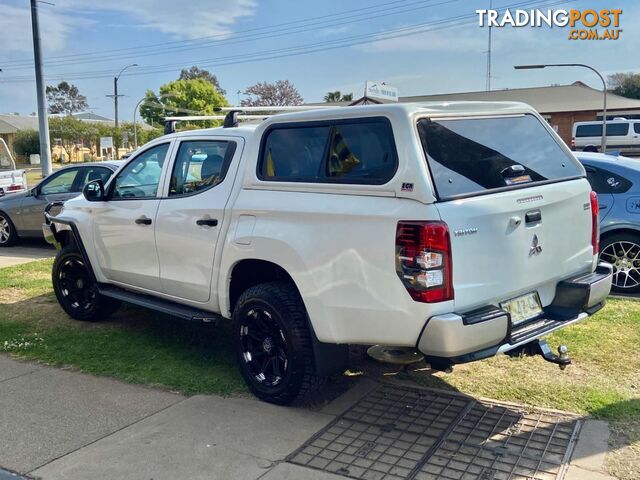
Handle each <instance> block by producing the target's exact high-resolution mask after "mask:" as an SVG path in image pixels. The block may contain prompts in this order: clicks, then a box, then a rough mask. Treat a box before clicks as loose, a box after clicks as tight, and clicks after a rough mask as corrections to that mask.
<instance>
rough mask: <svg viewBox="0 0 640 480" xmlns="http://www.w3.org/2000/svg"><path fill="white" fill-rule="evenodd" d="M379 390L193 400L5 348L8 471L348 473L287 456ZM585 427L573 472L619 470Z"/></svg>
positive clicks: (595, 428) (0, 413) (597, 474)
mask: <svg viewBox="0 0 640 480" xmlns="http://www.w3.org/2000/svg"><path fill="white" fill-rule="evenodd" d="M376 388H377V384H376V383H374V382H372V381H367V380H363V381H360V382H359V383H357V384H356V385H355V386H354V387H353V388H351V389H350V390H348V391H347V392H346V393H344V394H343V395H342V396H340V397H339V398H337V399H336V400H334V401H333V402H331V403H329V404H328V405H327V406H325V407H324V408H322V409H320V410H311V409H305V408H292V407H278V406H274V405H270V404H267V403H263V402H259V401H257V400H255V399H253V398H222V397H217V396H204V395H197V396H194V397H190V398H186V397H184V396H181V395H177V394H173V393H170V392H165V391H160V390H155V389H150V388H146V387H143V386H136V385H130V384H125V383H121V382H118V381H115V380H111V379H108V378H101V377H94V376H91V375H85V374H81V373H77V372H72V371H67V370H60V369H54V368H49V367H45V366H40V365H36V364H31V363H23V362H18V361H15V360H13V359H10V358H9V357H7V356H3V355H0V479H2V480H4V479H5V478H17V477H13V476H10V474H8V473H7V472H2V469H5V470H8V471H9V470H10V471H14V472H18V473H20V474H22V475H28V476H29V477H34V478H42V479H44V480H57V479H65V480H75V479H77V480H80V479H82V480H85V479H88V478H91V479H105V480H106V479H116V478H117V479H144V480H149V479H153V480H163V479H176V478H188V479H191V480H193V479H209V480H210V479H214V480H215V479H221V480H222V479H225V480H226V479H258V478H260V479H263V480H274V479H292V480H293V479H301V480H304V479H318V480H331V479H333V480H340V479H345V478H346V477H344V476H340V475H335V474H331V473H327V472H322V471H319V470H314V469H311V468H306V467H303V466H299V465H294V464H292V463H287V462H286V459H287V457H288V456H289V455H290V454H291V453H292V452H294V451H296V449H298V448H299V447H301V446H302V445H303V444H304V443H305V442H306V441H307V440H308V439H309V438H310V437H312V436H313V435H314V434H316V432H318V431H319V430H321V429H323V428H324V427H325V426H326V425H327V424H329V423H330V422H332V421H333V420H334V419H336V416H338V415H341V414H342V413H343V412H344V411H345V410H346V409H348V408H349V407H351V406H352V405H353V404H354V403H355V402H356V401H358V400H359V399H360V398H361V397H363V396H365V395H368V394H369V393H370V392H372V391H373V390H374V389H376ZM580 432H581V433H580V436H579V438H578V442H577V444H576V445H575V448H574V449H573V458H572V460H571V465H570V466H569V468H568V470H567V473H566V476H565V478H566V479H568V480H578V479H580V480H589V479H606V478H610V477H607V476H606V475H605V474H604V473H603V471H604V468H603V465H604V456H605V453H606V449H607V436H608V430H607V426H606V423H603V422H593V421H586V422H585V423H584V424H582V428H581V430H580ZM378 478H383V476H380V477H378ZM384 478H391V477H384ZM393 478H399V477H393ZM420 478H422V477H420ZM425 478H426V477H425ZM465 478H466V477H465ZM483 478H484V477H483ZM545 478H546V477H545Z"/></svg>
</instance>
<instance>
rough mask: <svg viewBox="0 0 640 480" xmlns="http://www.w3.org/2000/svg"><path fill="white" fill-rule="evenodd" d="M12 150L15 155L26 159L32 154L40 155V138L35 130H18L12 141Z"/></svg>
mask: <svg viewBox="0 0 640 480" xmlns="http://www.w3.org/2000/svg"><path fill="white" fill-rule="evenodd" d="M13 150H14V152H15V153H16V155H20V156H25V157H28V156H29V155H31V154H33V153H40V136H39V134H38V132H37V131H36V130H20V131H18V132H17V133H16V136H15V138H14V140H13Z"/></svg>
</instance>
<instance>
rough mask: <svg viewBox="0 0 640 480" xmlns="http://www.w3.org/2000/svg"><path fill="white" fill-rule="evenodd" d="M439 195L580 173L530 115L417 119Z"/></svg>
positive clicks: (477, 192)
mask: <svg viewBox="0 0 640 480" xmlns="http://www.w3.org/2000/svg"><path fill="white" fill-rule="evenodd" d="M418 132H419V134H420V139H421V141H422V147H423V148H424V151H425V154H426V156H427V159H428V162H429V169H430V170H431V175H432V177H433V181H434V183H435V187H436V190H437V194H438V197H439V198H441V199H443V198H451V197H457V196H461V195H471V194H481V193H488V192H487V191H489V190H494V189H498V188H505V187H516V186H526V185H530V184H532V183H535V182H545V181H555V180H562V179H567V178H574V177H579V176H582V175H583V171H582V168H581V167H580V165H579V164H578V162H577V161H576V160H574V159H573V158H571V157H570V156H569V155H567V154H566V153H565V152H564V151H563V149H562V148H561V147H560V145H558V143H557V142H556V140H555V139H554V138H553V137H552V136H551V134H550V133H549V132H548V131H547V129H546V128H545V127H544V126H543V125H542V124H541V123H540V121H539V120H538V119H537V118H536V117H534V116H533V115H529V114H527V115H519V116H508V117H484V118H463V119H454V120H431V119H422V120H419V121H418Z"/></svg>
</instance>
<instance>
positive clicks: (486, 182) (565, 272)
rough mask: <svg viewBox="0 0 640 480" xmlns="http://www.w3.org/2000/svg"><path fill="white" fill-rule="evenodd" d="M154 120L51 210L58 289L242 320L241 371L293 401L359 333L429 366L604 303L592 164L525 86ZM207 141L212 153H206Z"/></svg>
mask: <svg viewBox="0 0 640 480" xmlns="http://www.w3.org/2000/svg"><path fill="white" fill-rule="evenodd" d="M234 115H235V113H234V112H230V113H229V115H228V116H227V120H225V125H226V126H227V128H224V127H222V128H215V129H207V130H200V131H187V132H181V133H177V134H169V135H166V136H164V137H161V138H158V139H155V140H153V141H152V142H150V143H148V144H147V145H146V146H145V147H143V148H141V149H140V151H138V152H136V154H135V155H134V156H132V158H131V159H130V160H129V161H128V163H127V164H126V165H125V166H124V167H122V169H121V170H120V171H119V172H118V173H117V174H115V175H114V177H113V178H111V180H110V181H108V182H106V184H105V182H102V181H96V182H91V183H89V184H87V186H86V187H85V189H84V195H83V196H80V197H77V198H74V199H72V200H69V201H67V202H66V203H65V204H64V207H63V209H62V212H61V213H59V214H58V215H57V216H55V217H52V216H48V222H47V223H45V224H44V225H43V230H44V234H45V237H46V238H47V240H48V241H49V242H51V243H53V244H55V245H57V247H58V248H60V251H59V252H58V255H57V257H56V260H55V263H54V266H53V273H52V278H53V286H54V291H55V294H56V297H57V299H58V301H59V303H60V305H61V306H62V308H63V309H64V310H65V311H66V312H67V313H68V314H69V315H70V316H71V317H73V318H75V319H78V320H98V319H100V318H104V317H105V316H107V315H108V314H109V313H111V312H113V311H115V310H116V309H117V308H118V305H119V302H120V301H127V302H130V303H134V304H138V305H143V306H145V307H148V308H151V309H156V310H159V311H163V312H167V313H171V314H173V315H175V316H177V317H181V318H184V319H187V320H192V321H204V322H210V321H217V320H220V319H221V317H222V318H225V319H231V320H232V324H233V326H232V332H233V333H232V338H233V342H234V348H235V352H236V354H237V358H238V362H239V364H240V370H241V372H242V375H243V377H244V379H245V381H246V382H247V384H248V385H249V387H250V388H251V390H252V391H253V392H254V393H255V394H256V395H257V396H258V397H259V398H261V399H264V400H267V401H269V402H274V403H288V402H291V401H292V400H294V399H296V398H299V397H301V396H303V395H305V394H306V393H308V392H310V391H311V390H312V389H313V388H315V386H317V385H318V384H319V382H318V380H319V379H321V378H322V377H324V376H325V375H328V374H331V373H337V372H343V371H344V370H345V369H346V368H347V366H348V348H347V345H348V344H363V345H372V344H381V345H387V346H404V347H417V348H418V349H419V350H420V351H421V352H422V353H423V354H424V355H425V357H426V359H427V361H428V362H429V363H430V365H431V366H432V367H433V368H448V367H449V366H450V365H452V364H453V363H462V362H470V361H474V360H478V359H481V358H486V357H490V356H493V355H495V354H498V353H502V352H515V351H525V350H526V351H538V352H540V353H542V354H543V356H544V357H545V358H546V359H547V360H550V361H552V362H554V363H558V364H560V365H565V364H566V363H567V361H568V359H567V358H566V356H564V355H561V356H560V357H558V356H555V355H553V354H551V353H550V351H549V349H548V347H546V348H545V347H544V344H543V343H540V342H539V338H540V337H541V336H543V335H546V334H548V333H549V332H552V331H555V330H557V329H560V328H563V327H566V326H567V325H571V324H572V323H574V322H578V321H580V320H583V319H585V318H587V317H588V316H589V315H591V314H593V313H594V312H596V311H598V310H599V309H600V308H602V306H603V305H604V302H605V298H606V296H607V295H608V293H609V289H610V286H611V276H612V275H611V266H610V265H607V264H602V265H598V255H597V254H598V247H597V241H598V222H597V218H598V204H597V196H596V195H595V193H593V192H592V191H591V187H590V185H589V182H587V180H586V178H585V171H584V168H583V167H582V166H581V165H580V163H579V162H578V161H577V160H576V159H575V157H574V156H573V155H572V154H571V151H570V150H569V149H568V147H567V146H566V145H565V144H564V143H563V142H562V140H561V139H560V138H559V137H558V136H557V134H556V133H555V132H554V131H553V130H552V129H551V128H550V127H549V125H548V124H547V122H545V121H544V119H542V117H540V115H538V114H537V113H536V112H535V111H534V110H533V109H531V108H530V107H528V106H526V105H524V104H520V103H506V102H505V103H481V102H469V103H466V102H461V103H456V102H451V103H434V104H385V105H375V106H372V105H369V106H358V107H355V106H354V107H349V108H333V109H332V108H329V109H323V110H316V111H307V112H296V113H289V114H279V115H273V116H271V117H269V118H268V119H266V120H265V121H263V122H261V123H259V124H258V125H246V126H238V124H237V122H236V121H234ZM204 153H206V154H207V156H206V158H204V160H202V155H203V154H204Z"/></svg>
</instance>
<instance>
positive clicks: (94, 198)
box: [82, 180, 104, 202]
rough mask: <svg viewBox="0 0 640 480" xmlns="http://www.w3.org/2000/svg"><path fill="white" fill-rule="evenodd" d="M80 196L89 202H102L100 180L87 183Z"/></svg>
mask: <svg viewBox="0 0 640 480" xmlns="http://www.w3.org/2000/svg"><path fill="white" fill-rule="evenodd" d="M82 195H84V198H86V199H87V201H89V202H102V201H103V200H104V184H103V183H102V180H94V181H93V182H89V183H87V184H86V185H85V186H84V188H83V189H82Z"/></svg>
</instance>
